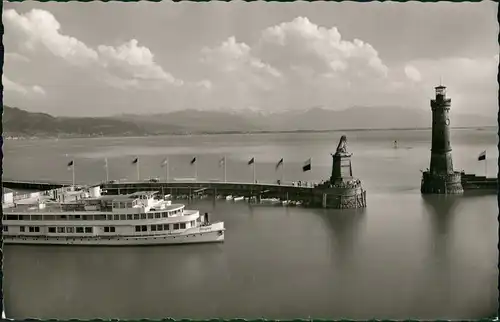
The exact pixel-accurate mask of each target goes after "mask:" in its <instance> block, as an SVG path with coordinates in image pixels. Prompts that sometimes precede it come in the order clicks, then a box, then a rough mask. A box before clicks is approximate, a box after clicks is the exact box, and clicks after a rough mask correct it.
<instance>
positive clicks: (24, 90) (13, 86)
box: [2, 75, 46, 96]
mask: <svg viewBox="0 0 500 322" xmlns="http://www.w3.org/2000/svg"><path fill="white" fill-rule="evenodd" d="M2 84H3V88H4V90H5V91H6V92H14V93H17V94H21V95H31V94H38V95H43V96H44V95H45V94H46V93H45V90H44V89H43V88H42V87H40V86H38V85H34V86H24V85H21V84H19V83H16V82H14V81H12V80H10V79H9V78H8V77H7V76H5V75H2Z"/></svg>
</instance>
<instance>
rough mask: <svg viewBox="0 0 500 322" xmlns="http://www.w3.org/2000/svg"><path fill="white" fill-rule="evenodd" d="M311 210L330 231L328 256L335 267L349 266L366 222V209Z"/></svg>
mask: <svg viewBox="0 0 500 322" xmlns="http://www.w3.org/2000/svg"><path fill="white" fill-rule="evenodd" d="M312 212H313V213H315V214H316V215H318V216H320V218H321V219H322V220H323V221H324V223H325V225H324V226H325V229H327V230H328V231H329V232H330V233H329V234H328V237H329V240H330V249H331V252H330V256H331V259H332V262H333V264H334V265H335V267H337V268H339V269H342V268H345V267H349V266H350V265H351V263H350V261H351V259H352V258H353V255H354V254H355V252H356V245H357V241H358V240H359V238H360V235H361V232H362V230H363V229H362V228H363V226H364V224H365V222H366V215H365V214H366V210H365V209H346V210H336V209H313V210H312Z"/></svg>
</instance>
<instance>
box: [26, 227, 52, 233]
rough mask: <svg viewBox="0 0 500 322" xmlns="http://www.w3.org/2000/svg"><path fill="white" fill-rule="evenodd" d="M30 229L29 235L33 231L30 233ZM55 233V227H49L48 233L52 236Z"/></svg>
mask: <svg viewBox="0 0 500 322" xmlns="http://www.w3.org/2000/svg"><path fill="white" fill-rule="evenodd" d="M31 228H33V227H30V233H32V232H34V230H33V231H31ZM55 232H56V227H49V233H51V234H54V233H55Z"/></svg>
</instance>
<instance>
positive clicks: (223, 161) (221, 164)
mask: <svg viewBox="0 0 500 322" xmlns="http://www.w3.org/2000/svg"><path fill="white" fill-rule="evenodd" d="M225 162H226V160H225V158H222V159H220V160H219V167H222V166H223V165H224V163H225Z"/></svg>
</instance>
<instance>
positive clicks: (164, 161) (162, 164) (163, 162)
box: [161, 158, 168, 168]
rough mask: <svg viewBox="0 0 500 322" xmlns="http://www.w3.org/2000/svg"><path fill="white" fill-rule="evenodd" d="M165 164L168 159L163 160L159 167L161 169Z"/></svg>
mask: <svg viewBox="0 0 500 322" xmlns="http://www.w3.org/2000/svg"><path fill="white" fill-rule="evenodd" d="M167 163H168V159H167V158H165V159H163V161H162V162H161V167H162V168H163V167H164V166H166V165H167Z"/></svg>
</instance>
